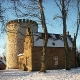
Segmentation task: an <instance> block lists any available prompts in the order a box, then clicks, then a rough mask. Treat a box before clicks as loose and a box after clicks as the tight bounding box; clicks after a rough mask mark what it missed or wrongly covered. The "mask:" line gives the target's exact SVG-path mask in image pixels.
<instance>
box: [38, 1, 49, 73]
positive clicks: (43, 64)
mask: <svg viewBox="0 0 80 80" xmlns="http://www.w3.org/2000/svg"><path fill="white" fill-rule="evenodd" d="M42 1H43V0H39V5H40V14H41V24H42V27H43V30H44V42H43V56H42V66H41V70H40V72H46V54H47V42H48V31H47V26H46V21H45V16H44V11H43V6H42Z"/></svg>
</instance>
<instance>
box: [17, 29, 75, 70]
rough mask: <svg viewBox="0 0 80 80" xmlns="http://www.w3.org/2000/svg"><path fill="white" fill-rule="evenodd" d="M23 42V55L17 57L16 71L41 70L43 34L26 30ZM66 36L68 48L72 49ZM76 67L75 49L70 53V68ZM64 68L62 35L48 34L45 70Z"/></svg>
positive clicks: (69, 39)
mask: <svg viewBox="0 0 80 80" xmlns="http://www.w3.org/2000/svg"><path fill="white" fill-rule="evenodd" d="M26 35H32V36H25V40H24V53H23V54H19V55H18V69H21V70H27V71H34V70H40V69H41V60H42V54H43V53H42V50H43V38H44V33H39V32H36V33H35V32H33V33H32V34H31V31H30V29H29V28H28V29H27V30H26ZM66 35H67V41H68V46H69V48H71V47H72V38H71V36H70V35H69V33H67V34H66ZM74 67H76V48H75V47H74V49H73V50H71V51H70V68H74ZM64 68H65V50H64V41H63V35H61V34H53V33H52V34H51V33H48V43H47V53H46V69H47V70H48V69H64Z"/></svg>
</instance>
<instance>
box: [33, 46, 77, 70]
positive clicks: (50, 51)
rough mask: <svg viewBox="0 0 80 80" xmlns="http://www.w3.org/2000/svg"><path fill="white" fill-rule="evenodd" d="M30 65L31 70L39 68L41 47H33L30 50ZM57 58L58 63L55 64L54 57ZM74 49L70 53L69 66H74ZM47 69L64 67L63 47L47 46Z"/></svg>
mask: <svg viewBox="0 0 80 80" xmlns="http://www.w3.org/2000/svg"><path fill="white" fill-rule="evenodd" d="M32 52H33V53H32V65H33V66H32V67H33V70H40V68H41V56H42V47H35V46H34V47H33V50H32ZM55 57H57V58H58V63H57V65H55V60H54V58H55ZM75 57H76V56H75V49H74V50H73V51H71V53H70V59H71V60H70V63H71V68H73V67H75V66H76V64H75V62H76V59H75ZM46 65H47V67H46V68H47V69H64V68H65V53H64V48H52V47H48V48H47V58H46Z"/></svg>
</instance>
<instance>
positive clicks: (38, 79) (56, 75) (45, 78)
mask: <svg viewBox="0 0 80 80" xmlns="http://www.w3.org/2000/svg"><path fill="white" fill-rule="evenodd" d="M0 80H80V67H78V68H73V69H71V70H69V71H68V70H65V69H59V70H47V73H39V72H38V71H33V72H26V71H21V70H16V69H14V70H0Z"/></svg>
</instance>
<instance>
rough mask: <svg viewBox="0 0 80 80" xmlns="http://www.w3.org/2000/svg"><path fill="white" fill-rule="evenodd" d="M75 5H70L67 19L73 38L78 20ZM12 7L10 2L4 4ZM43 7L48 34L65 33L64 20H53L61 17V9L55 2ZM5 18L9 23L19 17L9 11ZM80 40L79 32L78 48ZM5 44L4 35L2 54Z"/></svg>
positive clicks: (40, 30) (49, 1)
mask: <svg viewBox="0 0 80 80" xmlns="http://www.w3.org/2000/svg"><path fill="white" fill-rule="evenodd" d="M5 1H6V0H5ZM23 1H24V0H23ZM73 4H74V6H72V4H71V5H70V8H69V12H68V17H67V31H69V34H70V35H71V36H72V37H73V36H74V33H75V32H76V19H77V9H76V3H75V2H74V3H73ZM11 5H12V4H10V3H9V2H8V3H7V2H4V3H3V4H2V6H3V7H8V6H11ZM43 6H44V13H45V17H46V24H47V29H48V32H49V33H54V34H62V33H63V27H62V20H61V19H59V18H58V19H55V20H53V18H54V16H55V15H56V14H57V15H60V16H61V12H60V10H59V8H58V7H57V6H56V4H55V3H54V0H46V1H45V2H44V3H43ZM4 16H6V18H7V20H8V21H10V20H14V19H17V17H15V15H14V12H13V11H11V10H8V11H7V12H5V13H4ZM38 31H39V32H42V28H40V27H39V29H38ZM79 40H80V31H79V34H78V38H77V43H76V44H77V47H78V48H79V46H80V43H79ZM5 44H6V36H5V35H4V36H3V37H0V54H2V52H4V49H3V46H4V45H5Z"/></svg>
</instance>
